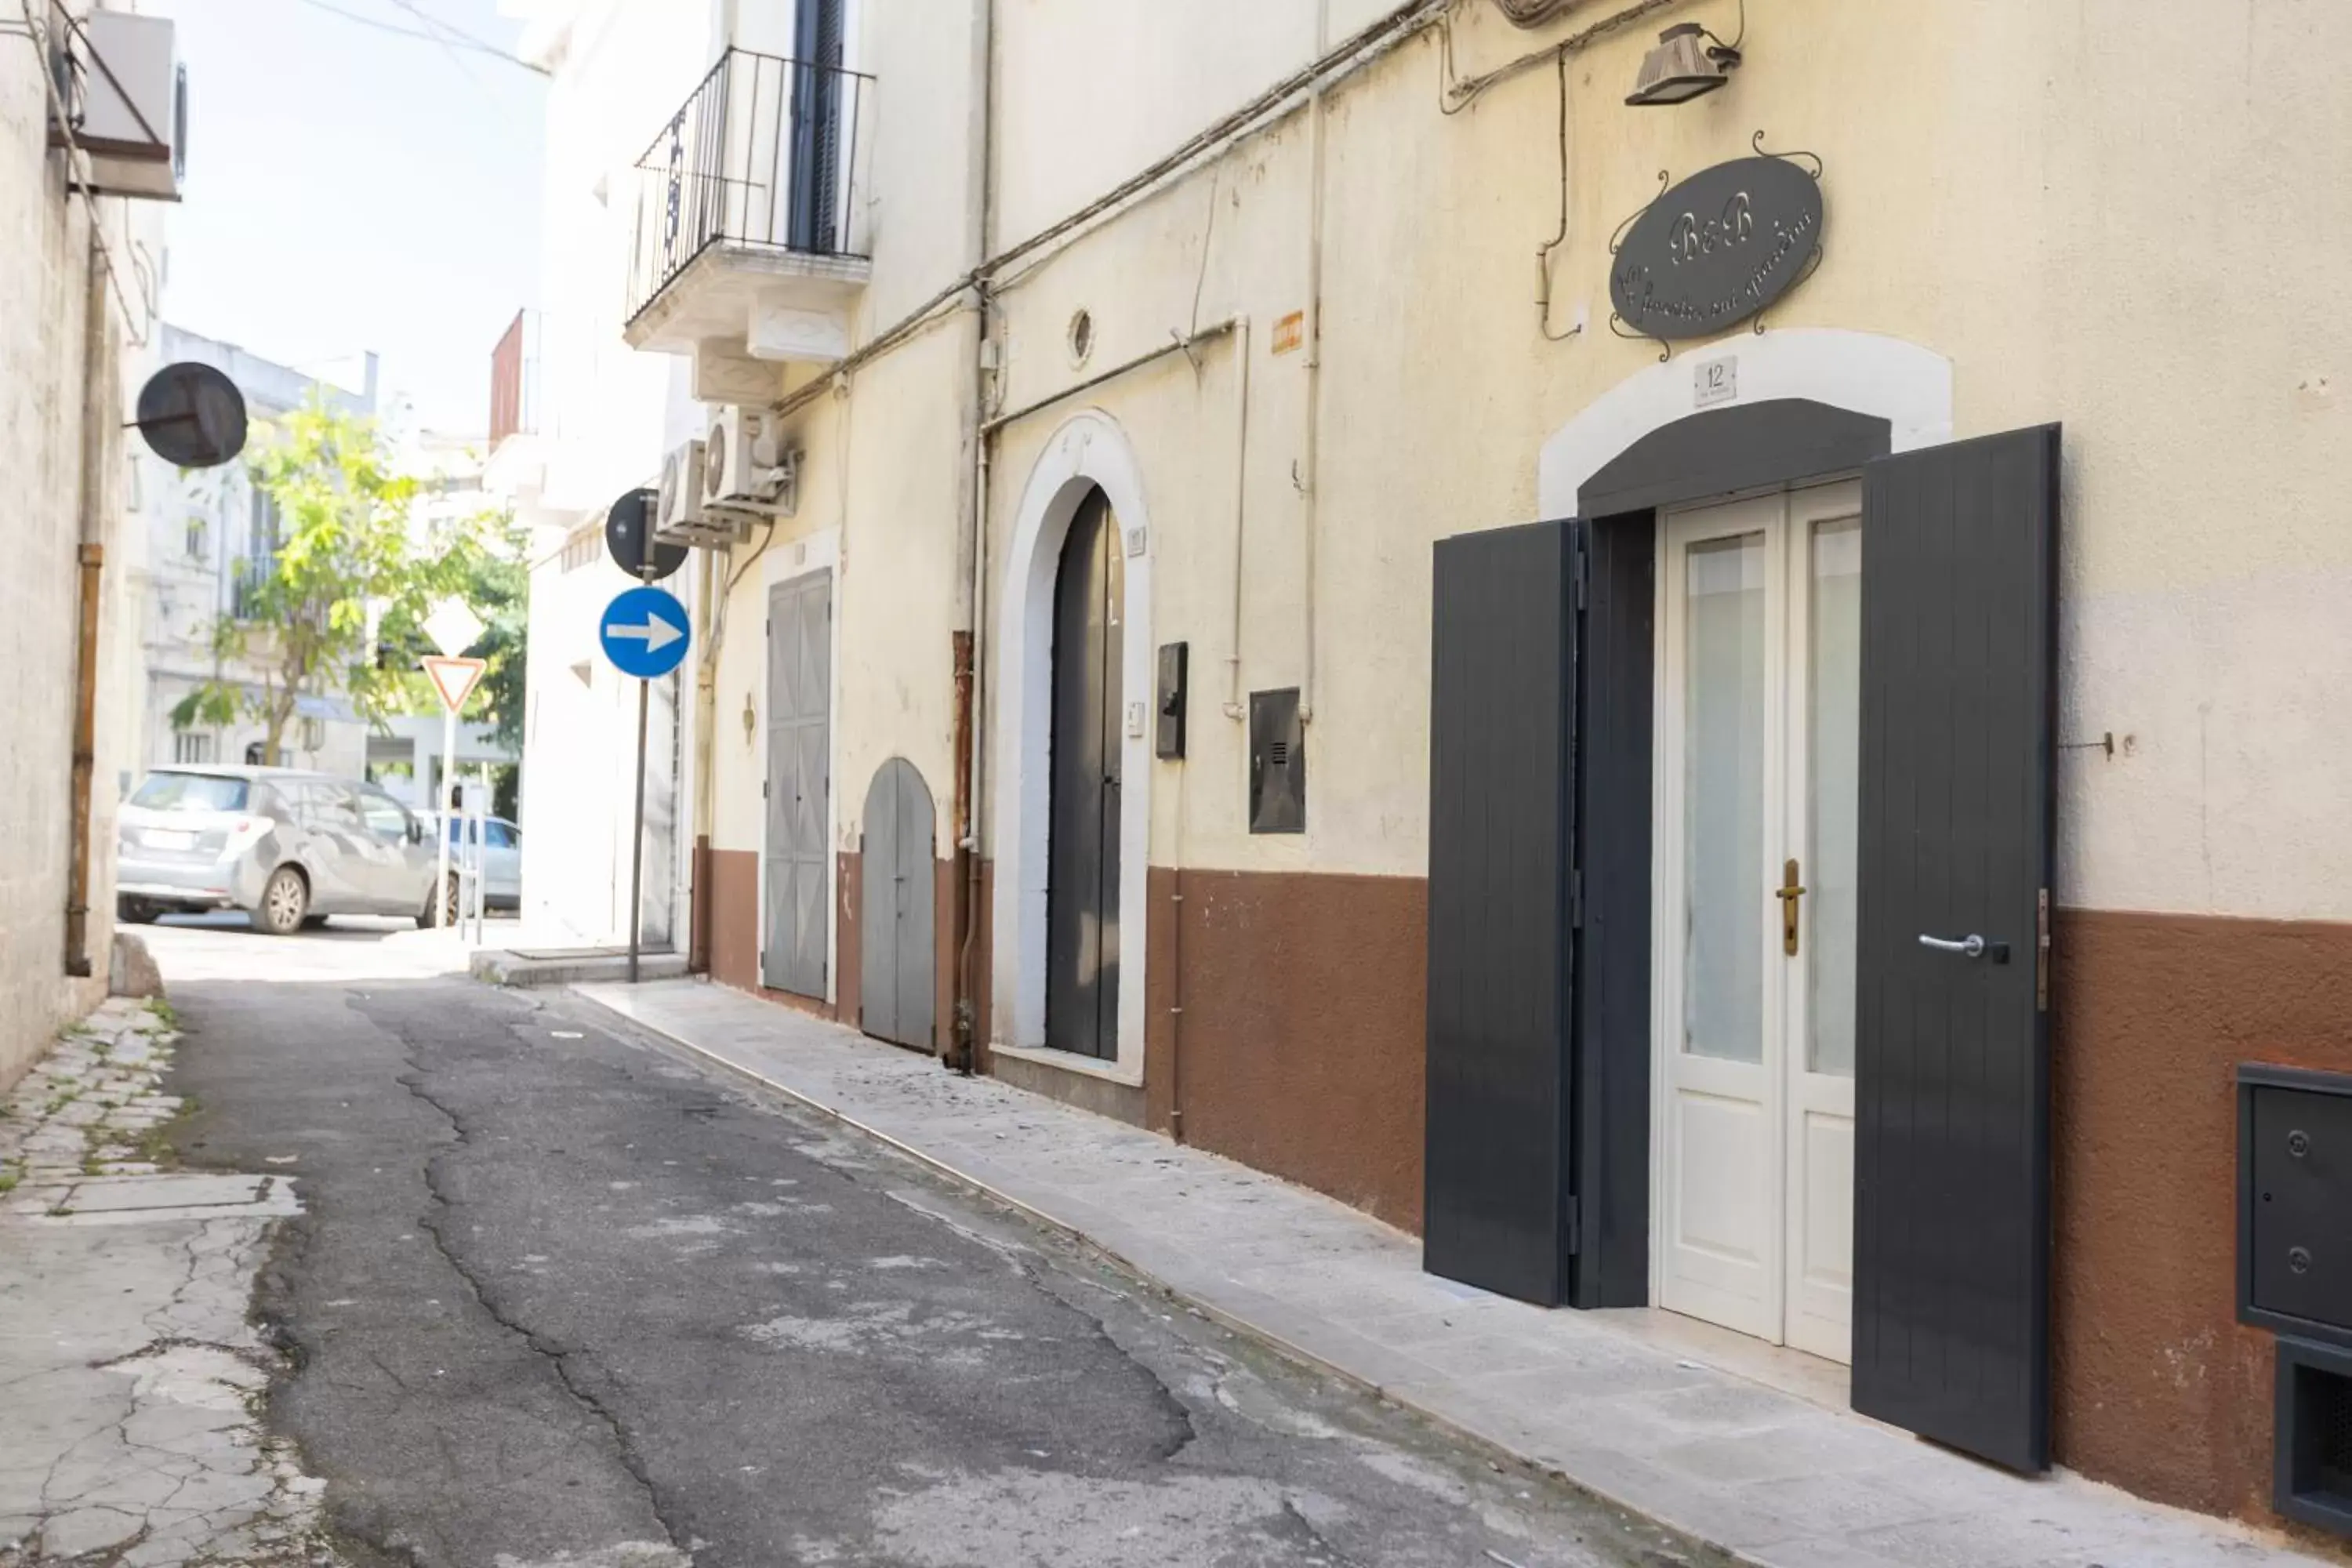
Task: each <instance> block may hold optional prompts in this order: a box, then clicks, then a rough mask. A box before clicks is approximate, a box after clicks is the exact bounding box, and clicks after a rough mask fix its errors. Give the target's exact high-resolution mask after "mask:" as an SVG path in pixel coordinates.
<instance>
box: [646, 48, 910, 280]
mask: <svg viewBox="0 0 2352 1568" xmlns="http://www.w3.org/2000/svg"><path fill="white" fill-rule="evenodd" d="M873 82H874V79H873V78H872V77H869V76H866V75H865V74H864V73H863V72H860V71H854V70H846V69H844V68H841V67H839V66H832V65H820V64H815V63H813V62H810V61H807V60H788V59H782V58H777V57H776V56H774V55H762V54H755V53H753V52H751V50H749V49H737V48H730V49H729V50H728V51H727V52H726V53H725V54H723V55H721V56H720V57H719V63H718V64H717V65H715V66H713V67H712V68H710V74H709V75H708V76H706V77H704V78H703V79H702V83H701V85H700V86H698V87H697V88H696V89H694V92H693V93H692V95H691V96H689V97H688V99H687V100H686V102H685V104H684V105H683V106H682V107H681V108H680V109H679V110H678V111H677V114H675V115H674V116H672V117H671V119H670V121H669V123H668V125H667V126H665V127H664V128H663V130H662V132H661V134H660V135H658V136H656V137H655V138H654V142H653V145H651V146H650V147H648V148H646V152H645V155H644V156H643V157H641V158H639V159H638V160H637V163H636V174H637V211H636V237H635V250H634V254H633V255H632V257H631V259H630V267H629V294H628V300H627V306H626V317H625V319H626V320H629V321H635V319H636V318H637V316H638V315H640V314H641V313H642V312H643V311H644V310H645V309H646V307H647V306H648V305H650V304H652V303H653V302H654V300H656V298H658V297H659V296H660V294H661V292H662V290H663V289H667V287H668V286H669V285H670V283H671V281H672V280H673V279H676V278H677V276H678V274H679V273H681V272H683V271H685V270H686V268H688V265H690V264H691V263H692V262H693V261H694V260H695V259H696V258H698V257H700V256H701V255H702V254H703V253H704V252H705V251H707V250H709V249H710V248H711V247H714V246H727V247H740V248H741V249H744V250H750V251H767V252H772V253H775V254H777V255H779V256H785V255H794V254H797V255H802V256H810V257H819V258H842V259H864V258H866V249H865V243H866V237H865V234H864V233H863V225H862V224H861V223H860V222H859V218H860V216H861V213H860V203H859V200H858V198H859V196H860V195H861V193H862V189H863V180H864V170H863V168H862V167H861V165H860V163H859V160H860V157H861V155H862V150H863V145H864V143H866V142H869V141H870V140H871V137H870V135H865V134H861V131H862V130H863V128H864V126H865V121H866V114H867V113H868V112H869V110H870V107H871V105H870V103H869V100H870V98H871V96H872V95H871V92H870V90H869V89H871V87H872V85H873Z"/></svg>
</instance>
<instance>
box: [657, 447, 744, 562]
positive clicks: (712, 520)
mask: <svg viewBox="0 0 2352 1568" xmlns="http://www.w3.org/2000/svg"><path fill="white" fill-rule="evenodd" d="M707 461H708V455H707V451H706V448H705V447H704V444H703V443H702V442H700V441H688V442H687V443H685V444H684V445H683V446H678V447H672V448H670V453H669V456H668V457H667V458H663V459H662V478H661V490H660V493H659V497H658V499H657V500H656V503H655V510H654V539H655V540H656V542H658V543H662V544H684V545H696V544H702V545H714V544H732V543H734V542H736V541H737V540H738V539H740V538H741V537H742V534H743V525H742V522H741V521H740V517H738V516H736V515H732V514H729V513H726V512H723V511H713V510H710V509H709V508H708V507H706V506H705V505H704V504H703V494H704V491H705V489H706V486H705V485H704V482H703V468H704V464H705V463H706V462H707Z"/></svg>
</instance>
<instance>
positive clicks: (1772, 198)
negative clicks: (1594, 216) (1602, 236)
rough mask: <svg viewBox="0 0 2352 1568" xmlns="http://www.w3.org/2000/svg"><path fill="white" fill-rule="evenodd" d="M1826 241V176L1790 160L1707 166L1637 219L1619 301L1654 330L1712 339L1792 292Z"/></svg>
mask: <svg viewBox="0 0 2352 1568" xmlns="http://www.w3.org/2000/svg"><path fill="white" fill-rule="evenodd" d="M1821 243H1822V190H1821V185H1820V183H1819V182H1818V181H1816V180H1815V179H1814V178H1813V176H1812V175H1811V174H1808V173H1807V172H1806V171H1805V170H1804V169H1803V168H1801V167H1800V166H1799V165H1798V164H1795V163H1790V161H1789V160H1788V159H1786V158H1774V157H1769V156H1759V157H1755V158H1737V159H1734V160H1733V161H1732V162H1730V163H1717V165H1716V166H1715V167H1713V168H1712V169H1702V170H1700V171H1699V172H1698V173H1697V174H1693V175H1692V176H1691V177H1690V178H1689V179H1687V180H1685V181H1684V182H1683V183H1682V184H1679V185H1676V186H1675V187H1674V188H1673V189H1671V190H1668V191H1666V192H1664V194H1663V195H1660V196H1659V197H1658V199H1657V200H1656V201H1654V202H1652V203H1651V204H1650V205H1649V206H1648V207H1647V208H1646V209H1644V210H1643V213H1642V216H1639V217H1637V218H1635V219H1634V220H1633V228H1632V229H1631V231H1629V232H1628V233H1627V234H1626V236H1625V238H1624V242H1623V243H1622V244H1621V245H1619V246H1618V247H1617V255H1616V258H1615V259H1614V261H1613V262H1612V265H1611V268H1610V272H1609V301H1610V303H1611V304H1612V305H1613V306H1615V307H1616V310H1617V315H1618V318H1619V319H1620V320H1622V321H1623V322H1624V323H1625V325H1626V326H1627V327H1628V328H1629V329H1631V330H1632V331H1635V332H1639V333H1641V334H1642V335H1643V336H1644V337H1652V338H1664V339H1667V340H1669V341H1672V340H1674V339H1676V338H1704V337H1710V336H1713V335H1714V334H1715V333H1717V332H1720V331H1725V330H1726V329H1727V328H1730V327H1736V326H1738V324H1739V323H1740V322H1742V321H1746V320H1748V317H1750V316H1752V315H1754V314H1755V313H1756V312H1757V311H1759V310H1762V309H1764V307H1765V306H1767V305H1769V304H1770V303H1771V302H1772V301H1773V300H1777V299H1779V298H1780V296H1781V295H1783V294H1785V293H1787V292H1788V291H1789V289H1790V287H1791V286H1793V285H1794V284H1795V283H1796V281H1797V279H1799V278H1801V277H1802V276H1803V275H1804V271H1805V268H1807V267H1808V266H1810V265H1811V261H1812V258H1813V253H1814V252H1815V251H1816V250H1818V249H1820V248H1821Z"/></svg>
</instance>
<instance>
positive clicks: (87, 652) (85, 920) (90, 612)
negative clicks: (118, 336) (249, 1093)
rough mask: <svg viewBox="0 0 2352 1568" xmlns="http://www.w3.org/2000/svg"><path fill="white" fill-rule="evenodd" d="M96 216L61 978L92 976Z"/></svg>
mask: <svg viewBox="0 0 2352 1568" xmlns="http://www.w3.org/2000/svg"><path fill="white" fill-rule="evenodd" d="M102 244H103V242H102V241H101V240H100V237H99V234H98V225H97V221H96V213H95V211H93V212H92V215H91V224H90V239H89V262H88V268H87V270H88V278H87V279H86V282H85V285H84V289H83V299H82V398H81V505H80V511H81V518H80V524H81V526H80V551H79V558H78V564H79V573H80V588H81V593H80V600H81V605H80V620H79V624H78V626H77V633H76V645H75V651H74V727H73V773H72V784H71V789H72V795H71V797H70V798H71V805H70V810H71V816H72V823H73V827H72V832H73V841H72V847H71V849H70V851H69V858H68V862H67V868H66V911H65V912H66V951H65V969H66V973H68V975H71V976H72V977H73V978H75V979H77V980H83V979H87V978H89V975H90V974H91V973H94V969H93V967H92V964H91V961H90V951H89V945H90V944H89V934H90V933H89V884H90V876H89V822H90V800H89V795H90V785H91V782H92V775H93V774H95V773H96V772H97V768H98V614H99V587H100V578H101V575H102V574H103V572H104V570H105V566H106V546H105V543H104V542H103V540H104V537H105V531H106V516H105V512H106V509H105V506H104V504H103V503H104V491H105V488H106V438H107V435H108V431H109V429H110V426H112V425H113V424H115V423H117V422H118V421H119V419H120V417H121V416H119V415H116V414H114V413H113V412H112V408H113V404H114V401H115V400H114V396H113V387H114V378H113V376H112V375H111V374H109V373H108V368H107V364H106V281H105V279H106V269H105V258H104V257H103V256H102V255H101V254H100V247H101V245H102Z"/></svg>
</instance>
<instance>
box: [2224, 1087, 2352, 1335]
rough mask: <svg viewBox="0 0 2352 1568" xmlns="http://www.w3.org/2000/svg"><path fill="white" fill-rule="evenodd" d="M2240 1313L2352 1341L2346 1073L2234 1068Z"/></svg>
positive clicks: (2351, 1119) (2350, 1101)
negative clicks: (2236, 1069)
mask: <svg viewBox="0 0 2352 1568" xmlns="http://www.w3.org/2000/svg"><path fill="white" fill-rule="evenodd" d="M2238 1317H2239V1320H2240V1321H2242V1322H2247V1323H2254V1324H2259V1325H2261V1326H2263V1327H2265V1328H2271V1329H2276V1330H2281V1331H2284V1332H2288V1333H2297V1334H2310V1335H2316V1336H2318V1337H2321V1338H2325V1339H2332V1340H2334V1341H2336V1342H2338V1343H2343V1344H2352V1076H2346V1075H2343V1074H2339V1073H2319V1072H2307V1071H2304V1070H2301V1069H2299V1068H2276V1067H2263V1066H2259V1065H2254V1064H2245V1065H2242V1066H2241V1067H2240V1068H2238Z"/></svg>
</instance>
